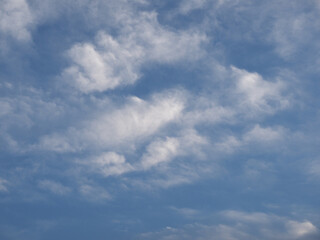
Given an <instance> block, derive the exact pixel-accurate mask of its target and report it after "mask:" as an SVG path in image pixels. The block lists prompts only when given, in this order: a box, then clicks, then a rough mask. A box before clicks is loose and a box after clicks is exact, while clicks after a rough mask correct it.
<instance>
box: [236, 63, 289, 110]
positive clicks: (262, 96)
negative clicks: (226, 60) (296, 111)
mask: <svg viewBox="0 0 320 240" xmlns="http://www.w3.org/2000/svg"><path fill="white" fill-rule="evenodd" d="M231 70H232V74H233V76H234V78H235V81H236V82H235V84H236V91H235V93H238V94H239V95H240V96H239V99H240V101H241V102H240V106H241V105H244V106H248V107H251V108H253V109H254V110H259V111H262V112H273V111H275V110H277V109H281V108H285V107H286V106H288V104H289V102H288V99H286V98H284V97H283V96H282V92H283V90H284V87H285V86H284V83H283V82H282V81H279V80H278V81H277V82H270V81H266V80H264V79H263V78H262V76H261V75H259V74H258V73H250V72H248V71H246V70H242V69H239V68H236V67H231Z"/></svg>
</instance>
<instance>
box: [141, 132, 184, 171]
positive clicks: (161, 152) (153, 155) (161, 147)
mask: <svg viewBox="0 0 320 240" xmlns="http://www.w3.org/2000/svg"><path fill="white" fill-rule="evenodd" d="M179 144H180V143H179V141H178V140H177V139H175V138H170V137H167V138H166V139H165V140H164V141H162V140H158V141H154V142H152V143H151V144H150V145H149V146H148V148H147V153H146V154H144V155H143V156H142V160H141V164H142V167H143V168H144V169H148V168H151V167H153V166H156V165H158V164H160V163H162V162H168V161H170V160H171V159H172V158H173V157H175V156H176V155H177V153H178V148H179Z"/></svg>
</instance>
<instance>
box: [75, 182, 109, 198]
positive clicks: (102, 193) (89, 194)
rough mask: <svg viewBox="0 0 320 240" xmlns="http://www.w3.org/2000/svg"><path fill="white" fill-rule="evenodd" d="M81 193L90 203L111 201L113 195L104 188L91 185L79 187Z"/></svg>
mask: <svg viewBox="0 0 320 240" xmlns="http://www.w3.org/2000/svg"><path fill="white" fill-rule="evenodd" d="M79 192H80V194H81V195H82V196H83V197H85V198H86V199H87V200H88V201H92V202H104V201H106V200H110V199H111V195H110V194H109V193H108V192H107V191H106V190H105V189H104V188H102V187H96V186H92V185H90V184H82V185H81V186H80V187H79Z"/></svg>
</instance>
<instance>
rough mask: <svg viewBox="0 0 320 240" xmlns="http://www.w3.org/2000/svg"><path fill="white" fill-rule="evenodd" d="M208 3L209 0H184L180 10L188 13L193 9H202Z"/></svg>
mask: <svg viewBox="0 0 320 240" xmlns="http://www.w3.org/2000/svg"><path fill="white" fill-rule="evenodd" d="M206 3H207V0H184V1H181V3H180V8H179V10H180V12H181V13H183V14H188V13H189V12H191V11H192V10H196V9H201V8H203V7H204V6H205V5H206Z"/></svg>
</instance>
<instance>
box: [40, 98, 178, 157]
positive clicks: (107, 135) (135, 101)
mask: <svg viewBox="0 0 320 240" xmlns="http://www.w3.org/2000/svg"><path fill="white" fill-rule="evenodd" d="M183 108H184V99H183V96H182V95H181V94H180V93H179V92H167V93H163V94H156V95H154V96H153V97H152V99H151V100H150V101H145V100H142V99H140V98H138V97H132V98H130V99H129V100H128V102H127V104H125V105H124V106H122V107H119V109H117V110H110V111H107V112H104V113H101V114H99V115H98V116H95V118H94V119H92V120H86V121H84V122H83V123H82V124H83V125H82V126H80V127H81V128H82V129H75V128H73V127H70V128H69V129H68V130H67V132H66V134H53V135H48V136H44V137H42V139H41V140H40V147H41V148H43V149H47V150H53V151H58V152H64V151H74V150H76V149H78V150H80V149H82V148H84V147H88V146H89V147H91V148H99V149H104V148H108V147H111V146H113V147H117V146H121V145H123V144H125V143H126V144H129V145H130V143H134V142H139V140H143V139H144V138H145V137H148V136H150V135H152V134H154V133H155V132H157V131H158V130H159V129H160V128H162V127H164V126H165V125H167V124H168V123H170V122H173V121H175V120H177V119H178V118H179V117H180V115H181V113H182V110H183Z"/></svg>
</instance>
